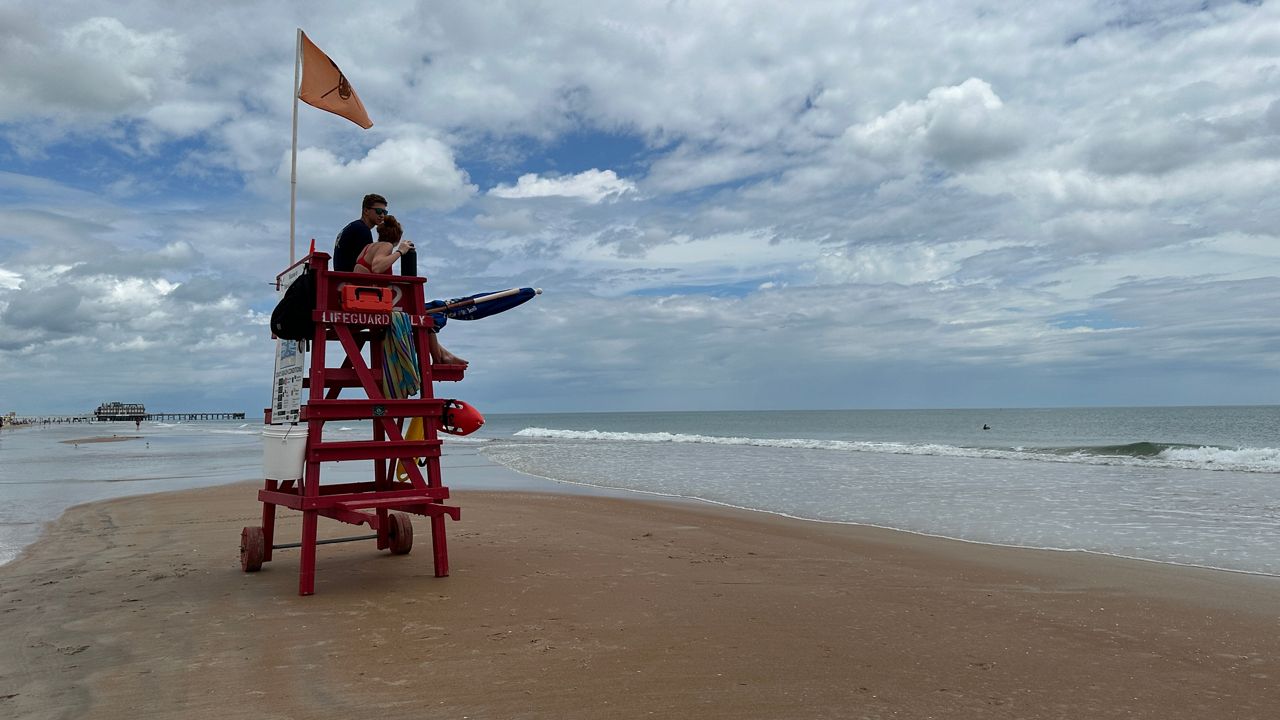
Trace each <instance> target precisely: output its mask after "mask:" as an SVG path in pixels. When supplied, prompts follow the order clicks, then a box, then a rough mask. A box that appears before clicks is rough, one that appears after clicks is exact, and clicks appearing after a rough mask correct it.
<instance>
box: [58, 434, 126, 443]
mask: <svg viewBox="0 0 1280 720" xmlns="http://www.w3.org/2000/svg"><path fill="white" fill-rule="evenodd" d="M141 439H142V436H141V435H112V436H111V437H107V436H105V435H100V436H98V437H87V438H75V439H73V440H59V441H58V442H60V443H62V444H63V445H79V444H81V443H107V442H124V441H125V440H141Z"/></svg>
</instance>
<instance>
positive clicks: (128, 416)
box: [93, 402, 147, 422]
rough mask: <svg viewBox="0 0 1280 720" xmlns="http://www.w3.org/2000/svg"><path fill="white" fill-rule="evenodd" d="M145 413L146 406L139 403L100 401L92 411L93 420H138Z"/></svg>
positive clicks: (144, 415)
mask: <svg viewBox="0 0 1280 720" xmlns="http://www.w3.org/2000/svg"><path fill="white" fill-rule="evenodd" d="M146 415H147V408H146V407H145V406H144V405H142V404H141V403H121V402H109V403H102V404H101V405H99V406H98V409H97V410H94V411H93V417H94V419H95V420H100V421H105V420H112V421H115V420H132V421H134V422H140V421H141V420H142V419H143V418H144V417H146Z"/></svg>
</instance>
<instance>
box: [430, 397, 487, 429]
mask: <svg viewBox="0 0 1280 720" xmlns="http://www.w3.org/2000/svg"><path fill="white" fill-rule="evenodd" d="M483 425H484V416H483V415H481V414H480V411H479V410H477V409H475V408H473V407H471V406H470V405H468V404H466V403H464V402H462V401H461V400H445V401H444V413H443V414H442V415H441V416H440V431H441V432H447V433H449V434H450V435H470V434H471V433H473V432H475V431H477V430H479V429H480V428H481V426H483Z"/></svg>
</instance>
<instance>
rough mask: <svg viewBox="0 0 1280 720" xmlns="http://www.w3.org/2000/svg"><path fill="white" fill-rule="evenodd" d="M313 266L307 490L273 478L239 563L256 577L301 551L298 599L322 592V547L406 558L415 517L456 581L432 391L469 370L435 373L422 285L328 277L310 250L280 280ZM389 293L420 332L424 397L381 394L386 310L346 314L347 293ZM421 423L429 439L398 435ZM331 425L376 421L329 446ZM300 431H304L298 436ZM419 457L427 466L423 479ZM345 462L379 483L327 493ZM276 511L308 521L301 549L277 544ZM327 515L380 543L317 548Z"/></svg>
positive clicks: (447, 368)
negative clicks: (365, 432) (274, 556)
mask: <svg viewBox="0 0 1280 720" xmlns="http://www.w3.org/2000/svg"><path fill="white" fill-rule="evenodd" d="M304 264H305V265H306V266H307V268H308V269H309V271H310V272H312V273H315V284H316V309H315V312H314V313H313V318H314V319H315V321H316V328H315V339H314V341H313V342H312V344H311V358H310V370H309V372H308V374H307V377H306V379H305V380H304V385H303V386H304V388H308V390H309V391H308V393H307V402H306V404H305V405H304V406H303V407H302V408H301V419H302V420H304V421H305V423H306V432H307V442H306V450H305V455H304V469H303V476H302V478H301V483H300V484H299V483H298V481H297V480H274V479H270V478H268V479H266V487H265V488H264V489H262V490H259V491H258V499H259V500H260V501H261V502H262V525H261V526H260V527H246V528H244V530H243V532H242V533H241V541H240V546H241V550H240V560H241V566H242V568H243V569H244V570H245V571H246V572H253V571H255V570H258V569H259V568H260V567H261V566H262V563H263V562H269V561H270V560H271V551H272V550H273V549H281V548H291V547H297V548H300V549H301V552H302V557H301V560H300V563H299V572H298V594H299V595H311V594H313V593H314V592H315V572H316V570H315V569H316V546H317V545H320V544H327V543H332V542H348V541H356V540H373V539H376V540H377V547H378V549H379V550H385V549H390V550H391V552H392V553H393V554H398V555H403V554H406V553H408V552H409V550H410V548H411V547H412V545H413V526H412V524H411V523H410V522H409V515H410V514H413V515H423V516H426V517H427V518H429V520H430V522H431V543H432V550H433V555H434V561H435V575H436V577H444V576H446V575H448V574H449V551H448V546H447V544H446V541H445V529H444V519H445V516H448V517H451V518H453V519H454V520H455V521H456V520H458V519H459V517H460V513H461V510H460V509H459V508H457V507H451V506H448V505H445V504H444V501H445V500H446V499H448V497H449V489H448V488H447V487H444V485H443V484H442V482H441V477H440V439H439V427H440V422H441V416H442V413H443V410H444V400H439V399H436V398H435V397H434V394H433V391H432V383H433V382H439V381H448V380H453V381H456V380H461V379H462V375H463V371H464V369H465V366H463V365H433V364H432V362H431V354H430V352H429V351H428V336H427V333H428V331H429V329H430V328H431V327H433V323H432V321H431V316H430V315H428V314H427V312H426V304H425V300H424V297H423V287H422V286H423V284H424V283H425V282H426V280H424V279H423V278H421V277H414V276H399V275H380V274H357V273H349V272H335V271H330V270H329V269H328V265H329V256H328V255H327V254H325V253H322V252H313V253H312V254H310V255H308V256H307V257H305V258H303V259H302V260H300V261H299V262H298V263H295V264H294V265H293V266H290V268H289V269H287V270H285V272H284V273H281V275H280V277H283V276H285V275H287V274H289V273H290V272H291V271H296V270H297V268H298V266H299V265H304ZM347 283H352V284H358V285H362V286H373V287H383V288H389V289H390V290H391V292H392V294H393V298H394V299H395V301H394V304H395V307H396V309H398V310H402V311H403V312H405V313H407V314H408V315H409V318H410V320H411V323H412V325H413V346H414V347H415V348H416V349H417V355H418V369H419V372H420V374H421V377H422V392H421V396H420V398H418V399H395V398H388V397H386V396H385V394H384V393H383V389H382V383H381V379H382V376H383V364H384V362H385V358H384V357H383V351H382V343H381V339H382V336H383V334H384V332H386V331H387V329H388V327H389V323H390V320H391V316H390V314H389V313H385V312H362V311H355V312H352V311H347V310H343V308H342V303H341V300H340V297H341V288H342V285H344V284H347ZM333 341H336V342H338V343H339V344H340V346H341V349H342V351H343V352H344V353H345V354H346V359H345V360H343V362H342V365H341V367H325V357H326V352H325V351H326V345H327V344H328V343H329V342H333ZM363 345H368V346H369V348H370V350H369V355H370V362H369V363H368V364H366V363H365V361H364V358H363V356H362V355H361V353H360V349H361V347H362V346H363ZM344 388H360V389H363V390H364V393H365V397H364V398H352V399H339V398H338V395H339V394H340V393H341V392H342V390H343V389H344ZM413 417H421V418H423V439H421V440H406V439H405V438H404V436H403V434H402V433H401V430H400V426H399V424H400V422H401V421H402V420H403V419H404V418H413ZM334 420H371V421H372V422H373V438H372V439H371V440H360V441H343V442H329V441H325V440H324V437H323V430H324V424H325V423H326V422H330V421H334ZM300 429H301V428H300ZM415 458H422V459H423V460H424V461H425V463H424V466H423V468H422V469H425V470H426V473H425V477H424V475H423V473H422V471H421V470H420V469H419V466H418V463H417V462H414V459H415ZM347 460H372V461H373V480H372V481H365V482H352V483H341V484H331V485H322V484H321V483H320V470H321V465H322V463H326V462H333V461H347ZM398 460H403V461H404V463H403V467H404V469H405V472H406V473H407V475H408V482H399V481H397V480H396V477H395V475H396V466H397V461H398ZM276 506H282V507H287V508H292V509H294V510H298V511H300V512H301V513H302V541H301V542H300V543H296V544H293V543H290V544H285V545H276V544H273V543H274V540H275V515H276ZM321 517H327V518H332V519H334V520H338V521H340V522H344V523H350V524H352V525H368V526H369V527H370V528H371V529H373V530H374V531H375V534H374V535H363V536H359V537H351V538H338V539H333V540H321V541H317V540H316V527H317V523H318V521H319V519H320V518H321Z"/></svg>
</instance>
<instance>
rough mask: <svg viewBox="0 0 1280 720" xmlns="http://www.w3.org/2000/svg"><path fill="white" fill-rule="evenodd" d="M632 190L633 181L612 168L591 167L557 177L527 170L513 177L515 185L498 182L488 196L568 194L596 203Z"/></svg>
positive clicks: (569, 196)
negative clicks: (574, 173)
mask: <svg viewBox="0 0 1280 720" xmlns="http://www.w3.org/2000/svg"><path fill="white" fill-rule="evenodd" d="M635 189H636V185H635V183H633V182H631V181H630V180H626V179H623V178H619V177H618V174H617V173H615V172H614V171H612V170H599V169H596V168H592V169H590V170H584V171H583V172H580V173H578V174H577V175H567V176H560V177H539V176H538V174H537V173H526V174H524V175H521V176H520V178H519V179H518V180H516V184H515V185H514V186H513V185H498V186H497V187H494V188H492V189H491V190H489V195H492V196H494V197H500V198H540V197H567V198H577V199H580V200H586V201H587V202H589V203H598V202H601V201H604V200H616V199H618V198H619V197H621V196H623V195H625V194H627V193H629V192H635Z"/></svg>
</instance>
